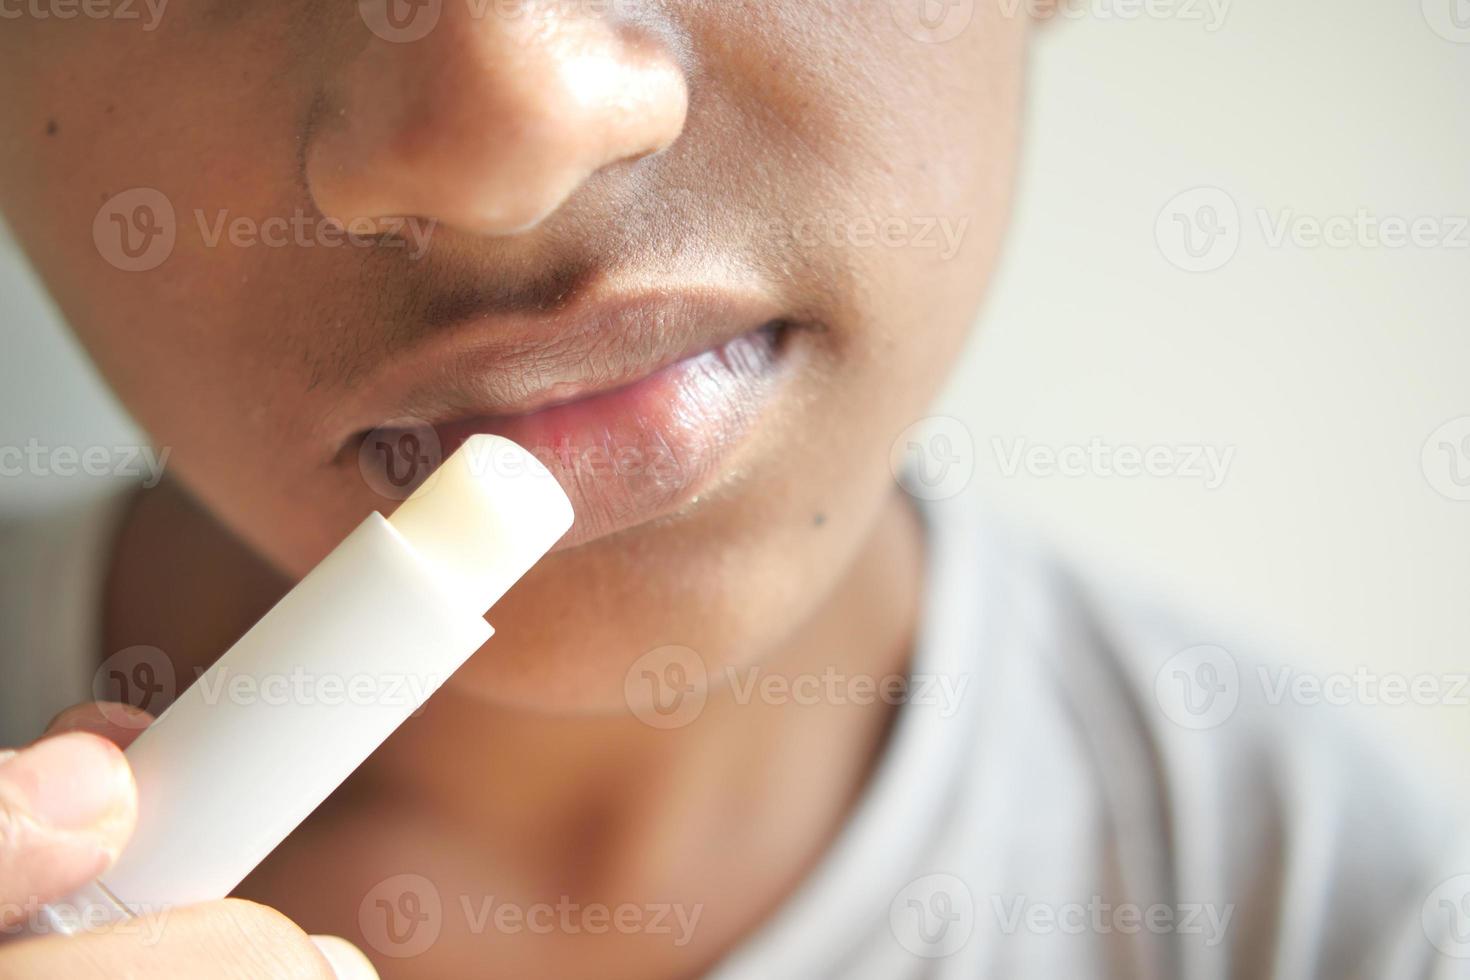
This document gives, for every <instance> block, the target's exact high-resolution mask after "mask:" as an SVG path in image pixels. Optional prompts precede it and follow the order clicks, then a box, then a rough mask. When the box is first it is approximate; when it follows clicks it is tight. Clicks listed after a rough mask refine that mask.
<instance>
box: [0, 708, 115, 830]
mask: <svg viewBox="0 0 1470 980" xmlns="http://www.w3.org/2000/svg"><path fill="white" fill-rule="evenodd" d="M132 778H133V777H132V774H131V772H129V770H128V766H127V762H126V761H125V760H124V759H123V756H122V752H121V750H119V749H118V748H117V746H115V745H113V744H112V743H110V742H108V741H106V740H104V739H101V738H98V737H97V736H95V735H86V734H82V733H77V732H74V733H69V734H65V735H57V736H54V737H52V738H43V739H42V740H41V741H39V742H37V743H35V744H34V745H31V746H29V747H27V748H24V749H21V750H20V751H19V752H16V753H15V754H14V755H12V756H11V757H10V758H8V759H5V760H3V761H0V797H3V798H4V799H5V800H7V801H9V802H10V803H11V804H12V805H13V806H18V807H21V808H23V809H24V810H25V811H26V812H27V813H29V814H30V815H31V816H32V817H33V818H35V820H37V821H38V822H40V823H43V824H46V825H48V826H51V827H55V828H57V829H59V830H70V831H77V830H92V829H97V828H99V827H100V826H101V825H103V824H104V823H106V822H107V821H109V820H110V819H111V818H113V817H115V816H116V815H117V814H118V813H119V812H120V811H121V810H123V809H124V808H125V807H126V806H127V805H128V801H129V798H130V794H131V792H132V790H131V784H132Z"/></svg>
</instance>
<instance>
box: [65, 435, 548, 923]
mask: <svg viewBox="0 0 1470 980" xmlns="http://www.w3.org/2000/svg"><path fill="white" fill-rule="evenodd" d="M572 516H573V515H572V506H571V503H570V502H569V501H568V500H567V498H566V494H564V493H563V492H562V490H561V487H560V486H559V485H558V484H557V482H556V479H555V478H554V477H552V475H551V474H550V473H549V472H547V470H546V469H545V467H543V466H542V465H541V463H540V462H539V461H538V460H536V459H535V457H533V456H532V455H531V454H530V453H528V452H526V451H525V450H524V449H522V448H521V447H519V446H517V445H516V444H515V443H513V442H510V441H509V440H507V439H502V438H499V437H498V436H489V435H478V436H474V437H473V438H471V439H470V440H468V441H467V442H466V443H465V444H464V446H463V447H461V448H460V449H459V451H458V452H456V453H455V454H454V455H453V456H451V457H450V458H449V459H448V460H446V461H445V463H444V465H443V466H441V467H440V468H439V469H438V470H436V471H435V473H434V474H433V475H432V476H431V477H430V478H429V480H428V481H427V482H426V483H425V484H424V485H423V486H422V487H420V488H419V489H418V491H417V492H415V493H414V494H413V496H411V497H410V498H409V499H408V500H407V501H405V502H404V503H403V505H402V506H401V507H399V508H398V510H397V511H396V512H395V513H394V514H393V516H392V518H389V519H385V518H384V517H383V516H382V515H381V514H376V513H375V514H373V515H372V516H370V517H369V518H368V519H367V520H365V521H364V522H363V523H362V524H361V525H359V526H358V528H357V530H355V531H353V532H352V534H350V535H349V536H348V537H347V539H346V540H345V541H343V542H342V544H341V545H339V546H338V547H337V548H336V550H334V551H333V552H332V553H331V554H330V555H328V556H327V557H326V558H325V559H324V560H323V561H322V563H321V564H320V565H318V566H317V567H316V568H315V569H313V570H312V571H311V573H310V574H308V575H307V576H306V577H305V578H304V579H302V580H301V582H300V583H299V584H298V585H297V586H296V587H295V588H293V589H292V590H291V591H290V592H289V593H287V595H286V596H285V598H283V599H281V601H280V602H278V603H277V604H276V605H275V607H274V608H272V609H271V611H270V612H268V613H266V615H265V616H264V618H262V619H261V620H260V622H258V623H256V624H255V626H253V627H251V629H250V631H249V632H248V633H246V634H245V636H244V637H242V638H241V639H240V641H239V642H238V643H236V644H235V645H234V646H233V647H232V648H231V649H230V650H229V651H228V652H227V653H226V654H225V655H224V656H223V657H221V658H220V659H219V660H218V661H217V662H216V663H215V664H214V665H213V666H212V667H211V668H210V669H209V670H208V671H206V672H205V673H204V674H203V675H202V676H201V677H200V678H199V680H198V681H196V682H195V683H194V684H193V685H192V686H190V687H189V688H188V690H186V691H185V692H184V693H183V694H182V695H181V696H180V697H179V698H178V700H176V701H175V702H174V703H173V704H172V705H170V706H169V708H168V710H166V711H165V712H164V713H163V714H162V715H160V716H159V718H158V720H157V721H155V722H154V723H153V724H152V725H151V726H150V727H149V728H148V729H147V730H146V731H144V732H143V733H142V734H141V735H140V736H139V737H138V739H137V741H135V742H134V743H133V744H132V745H131V746H130V747H129V748H128V750H127V757H128V761H129V763H130V764H131V765H132V769H133V774H134V776H135V778H136V779H137V783H138V827H137V830H136V832H135V833H134V834H133V837H132V839H131V840H130V841H129V843H128V845H127V847H126V848H124V850H123V852H122V854H121V855H120V856H119V857H118V859H117V862H116V863H115V864H113V866H112V867H111V868H110V869H109V870H107V871H106V872H105V873H104V874H103V875H102V877H101V878H99V879H98V880H97V881H96V882H95V883H94V884H93V885H92V886H90V887H87V888H84V889H82V890H80V891H79V892H77V893H76V894H74V895H72V896H71V897H69V898H68V899H66V900H64V901H61V902H55V903H52V904H51V905H49V906H47V907H46V909H45V910H44V915H43V919H44V920H45V922H44V924H45V925H46V926H47V927H49V928H50V929H51V930H53V931H58V932H63V933H69V934H70V933H75V932H78V931H81V930H84V929H89V928H97V927H98V926H100V925H102V924H105V923H107V922H113V921H118V920H121V919H125V918H129V917H133V916H149V915H157V914H158V913H159V912H161V911H162V910H164V909H167V908H169V907H171V906H175V905H184V904H189V903H192V902H201V901H209V900H213V899H219V898H224V897H225V896H226V895H228V894H229V893H230V892H231V891H232V890H233V889H234V888H235V886H237V885H238V884H239V883H240V882H241V880H243V879H244V878H245V876H246V875H248V874H249V873H250V872H251V870H252V869H254V868H255V866H256V865H257V864H259V863H260V862H261V861H262V860H263V859H264V858H265V856H266V855H267V854H269V853H270V852H271V851H272V850H274V849H275V847H276V845H278V844H279V843H280V842H281V841H282V840H284V839H285V837H286V835H287V834H289V833H291V831H293V830H294V829H296V827H297V826H298V825H299V824H300V823H301V822H302V821H303V820H305V819H306V817H307V816H308V815H309V814H310V813H311V812H312V811H313V810H315V809H316V808H317V806H318V805H320V804H321V803H322V801H323V800H325V799H326V798H327V796H328V795H329V794H330V793H331V792H332V791H333V790H334V789H336V788H337V787H338V786H339V785H340V784H341V783H342V782H343V780H345V779H346V778H347V777H348V776H349V775H350V774H351V773H352V771H353V770H354V769H356V768H357V767H358V766H359V765H361V764H362V762H363V760H365V759H366V758H367V757H368V755H369V754H371V753H372V751H373V750H374V749H376V748H377V747H378V746H379V745H380V744H382V742H383V741H384V740H385V739H386V738H387V737H388V736H389V735H391V734H392V733H393V731H394V730H395V729H396V728H398V726H399V725H401V724H402V723H403V722H404V721H405V720H407V719H408V717H409V716H410V715H411V714H413V713H414V712H415V711H416V710H417V709H418V708H419V706H420V705H422V704H423V703H424V701H425V700H426V699H427V698H428V697H429V695H430V694H432V693H433V692H434V691H435V689H437V688H438V686H439V685H440V684H441V683H443V681H444V680H445V679H446V678H447V677H448V676H449V675H450V674H451V673H453V672H454V671H455V670H456V669H457V668H458V667H459V666H460V665H461V664H462V663H464V661H465V660H467V659H468V658H469V657H470V655H471V654H473V653H474V652H475V651H476V650H478V649H479V648H480V647H481V646H482V645H483V644H484V643H485V641H486V640H488V639H489V638H490V635H491V633H492V632H494V631H493V630H492V629H491V628H490V624H489V623H487V622H486V621H485V619H484V614H485V611H486V610H488V609H489V608H490V607H491V606H493V605H494V604H495V603H496V602H497V601H498V600H499V599H500V597H501V596H503V595H504V594H505V593H506V591H507V590H509V589H510V587H511V586H513V585H514V584H515V583H516V582H517V581H518V580H519V579H520V578H521V576H523V575H524V574H525V573H526V572H527V571H529V570H530V568H531V566H532V565H534V564H535V563H536V562H537V561H539V560H540V559H541V558H542V556H544V555H545V554H546V552H548V551H549V550H550V549H551V547H552V546H553V545H554V544H556V542H557V541H558V540H559V539H560V538H561V537H562V535H563V534H565V533H566V532H567V530H568V529H569V528H570V527H571V525H572Z"/></svg>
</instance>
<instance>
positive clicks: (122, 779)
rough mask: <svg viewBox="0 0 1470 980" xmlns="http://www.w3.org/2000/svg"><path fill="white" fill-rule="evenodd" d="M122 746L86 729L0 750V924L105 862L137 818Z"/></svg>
mask: <svg viewBox="0 0 1470 980" xmlns="http://www.w3.org/2000/svg"><path fill="white" fill-rule="evenodd" d="M137 814H138V801H137V789H136V787H135V786H134V785H133V774H132V771H131V770H130V769H129V768H128V763H127V760H126V759H124V758H123V754H122V750H121V749H119V748H118V747H117V746H116V745H114V744H112V743H111V742H109V741H107V740H106V739H102V738H98V737H97V736H96V735H92V734H89V733H86V732H69V733H66V734H63V735H57V736H55V737H54V738H43V739H41V740H40V741H39V742H36V743H35V744H33V745H30V746H27V747H26V748H24V749H21V750H20V751H19V752H13V751H7V752H6V753H5V754H4V756H3V757H0V924H3V925H9V924H10V923H12V922H15V921H17V920H19V919H21V918H24V917H25V916H27V915H28V914H30V912H31V911H32V910H33V909H34V906H35V905H36V904H37V903H40V902H48V901H52V900H53V899H57V898H61V897H63V896H65V895H66V894H68V893H69V892H71V891H73V890H74V889H76V888H77V887H79V886H81V885H83V884H86V883H87V882H89V881H91V880H92V879H93V878H95V877H96V876H97V875H99V874H101V873H102V872H103V871H104V870H105V869H106V868H107V866H108V865H110V864H111V863H112V861H113V859H114V858H116V857H117V855H118V853H119V852H120V851H121V850H122V847H123V845H124V844H125V843H127V840H128V836H129V835H130V834H132V832H133V824H134V822H135V821H136V820H137Z"/></svg>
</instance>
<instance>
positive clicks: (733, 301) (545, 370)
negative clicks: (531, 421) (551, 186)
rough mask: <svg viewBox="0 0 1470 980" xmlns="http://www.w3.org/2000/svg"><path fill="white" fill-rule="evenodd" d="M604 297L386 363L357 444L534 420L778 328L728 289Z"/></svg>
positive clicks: (455, 330) (481, 328) (471, 332)
mask: <svg viewBox="0 0 1470 980" xmlns="http://www.w3.org/2000/svg"><path fill="white" fill-rule="evenodd" d="M599 292H600V295H589V296H584V297H581V298H578V299H577V300H574V301H573V302H571V303H568V304H566V305H564V306H562V307H559V308H557V309H555V310H551V311H543V312H533V313H495V314H481V315H477V316H469V317H467V318H465V319H462V320H460V321H458V322H456V323H454V324H451V325H450V326H449V327H448V328H447V329H445V330H442V331H436V332H435V334H434V335H433V336H432V337H429V338H426V339H425V340H423V341H422V342H420V343H418V344H416V345H415V346H414V347H413V348H411V349H409V350H407V351H405V352H403V353H401V354H398V355H395V356H393V357H391V358H389V359H387V360H386V361H385V362H384V363H383V364H382V365H380V366H379V367H378V369H376V370H374V371H372V372H370V374H369V376H368V377H367V378H365V379H364V383H363V384H362V386H361V388H360V389H359V390H360V391H362V392H365V393H366V396H367V398H369V399H370V400H371V404H367V405H362V406H361V407H360V408H359V407H357V406H351V407H346V411H348V412H349V413H350V414H351V415H353V416H355V417H354V418H353V419H351V420H349V423H348V424H349V428H350V437H351V436H361V435H362V434H363V433H365V432H367V431H370V430H372V429H375V428H378V427H383V426H393V427H399V426H402V425H405V424H423V423H427V424H429V425H439V424H443V423H445V422H450V421H455V420H459V419H467V418H503V417H511V416H517V415H526V414H529V413H532V412H536V411H539V410H542V409H545V408H549V407H552V406H554V405H560V404H564V403H567V402H571V401H576V400H579V399H582V398H586V397H590V396H592V395H595V394H598V393H600V392H605V391H611V390H613V389H616V388H621V387H624V386H626V385H629V384H632V383H634V382H636V381H638V380H641V379H642V378H645V377H647V376H649V375H651V374H654V373H655V372H657V371H659V370H661V369H662V368H665V367H667V366H669V365H670V364H674V363H677V362H679V361H682V360H684V359H686V358H689V357H692V356H695V355H697V354H700V353H703V352H705V351H708V350H712V349H715V348H718V347H720V346H722V345H724V344H726V343H728V342H730V341H732V340H734V339H736V338H737V337H740V336H743V335H745V334H747V333H751V332H753V331H755V330H759V329H761V328H762V327H765V326H767V325H769V324H771V323H773V322H776V321H778V319H779V315H778V309H777V307H775V306H774V304H773V302H772V301H771V300H770V299H769V298H768V297H766V296H764V295H762V294H760V293H759V292H752V291H743V290H732V289H729V288H726V287H721V286H711V285H690V286H681V287H664V288H660V289H657V290H646V289H645V290H638V291H624V292H616V291H599ZM350 437H349V438H350Z"/></svg>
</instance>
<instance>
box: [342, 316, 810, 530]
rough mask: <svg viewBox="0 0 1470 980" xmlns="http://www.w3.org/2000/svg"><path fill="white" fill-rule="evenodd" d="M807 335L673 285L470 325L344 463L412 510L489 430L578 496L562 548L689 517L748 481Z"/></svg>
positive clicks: (374, 393) (406, 359)
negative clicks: (741, 473)
mask: <svg viewBox="0 0 1470 980" xmlns="http://www.w3.org/2000/svg"><path fill="white" fill-rule="evenodd" d="M797 329H799V328H798V326H797V324H796V323H795V322H794V321H793V320H790V319H787V318H783V317H782V316H780V315H779V313H778V312H777V310H776V308H774V307H773V306H772V305H771V304H770V303H769V301H767V300H765V299H764V298H762V297H758V296H749V295H742V294H732V293H728V292H724V291H716V290H685V291H678V292H676V291H670V290H662V291H660V292H658V293H656V294H644V295H635V296H630V297H625V298H621V299H615V300H613V301H610V302H608V301H604V302H595V301H592V300H588V301H584V302H575V303H573V304H570V305H569V306H568V307H566V308H564V309H560V310H556V311H553V312H551V313H544V314H539V315H531V316H521V315H518V316H514V317H506V316H495V317H483V318H479V319H475V320H469V321H465V322H463V323H460V324H456V325H454V326H453V327H452V328H451V329H450V330H448V331H446V332H445V333H444V334H443V335H441V336H438V337H435V338H434V339H433V340H432V341H430V342H428V343H426V344H424V345H422V347H421V348H420V349H415V350H413V351H411V352H409V353H408V354H407V355H405V356H403V357H399V358H395V359H394V360H393V361H392V363H390V364H388V365H386V366H385V368H384V369H383V370H382V371H380V372H378V373H377V374H376V375H375V376H373V377H372V378H370V379H369V382H368V383H367V384H366V385H364V386H363V389H364V390H365V391H367V392H370V393H371V395H370V397H371V398H373V399H374V400H375V401H376V404H374V405H371V406H367V405H364V406H363V407H362V411H363V413H364V414H363V417H364V418H370V419H372V420H373V421H372V422H370V423H369V424H367V425H363V426H358V427H355V428H354V429H353V430H352V434H351V435H350V436H349V437H348V438H347V439H345V440H344V441H343V443H342V446H341V451H340V452H339V454H338V456H339V458H340V459H344V460H352V461H354V462H356V464H357V465H358V467H359V468H360V470H361V473H362V476H363V478H364V479H366V480H367V482H368V484H369V485H370V486H372V487H373V488H374V490H376V491H378V492H379V493H381V494H383V495H384V496H388V497H390V498H393V499H403V498H404V497H406V496H407V495H408V494H409V493H411V492H412V491H413V489H415V488H416V487H417V486H418V485H419V484H420V483H422V482H423V481H424V480H425V479H427V478H428V476H429V474H430V473H431V472H432V470H433V469H434V468H435V467H436V466H437V465H438V463H439V462H440V461H442V460H443V459H444V458H446V457H447V456H448V455H449V454H451V453H453V452H454V451H455V450H456V449H457V448H458V447H459V446H460V445H461V444H462V443H464V442H465V440H467V439H469V438H470V437H471V436H473V435H477V434H479V433H491V434H495V435H500V436H504V437H505V438H507V439H510V440H512V441H514V442H516V443H518V444H520V445H521V446H522V447H524V448H525V449H526V450H528V451H529V452H531V453H532V454H533V455H534V456H536V457H537V458H538V459H539V460H540V461H541V462H542V463H543V464H545V466H546V467H547V469H549V470H550V471H551V473H552V475H553V476H555V478H556V479H557V481H558V482H559V483H560V484H561V486H562V488H563V489H564V490H565V491H566V492H567V495H568V496H569V497H570V498H571V501H572V506H573V509H574V510H575V512H576V523H575V525H574V526H573V528H572V531H571V533H570V534H569V535H568V536H567V537H566V538H565V539H563V542H562V544H561V545H560V547H563V548H566V547H574V546H576V545H578V544H581V543H585V542H587V541H590V540H593V539H595V538H599V537H603V536H605V535H608V534H611V533H614V532H617V531H620V530H624V529H627V528H629V527H633V526H636V525H639V524H643V523H646V522H648V521H651V520H655V519H658V518H660V517H665V516H668V515H670V514H673V513H675V512H677V511H679V510H681V509H682V508H684V507H686V506H688V505H690V504H692V503H693V502H695V501H696V500H697V499H698V498H700V497H701V496H702V495H704V494H706V493H707V492H709V491H711V490H712V489H714V488H715V487H716V486H717V485H718V484H719V483H720V482H721V481H722V479H723V478H724V477H725V476H726V475H727V474H729V473H732V472H734V470H735V469H736V465H737V462H738V457H739V455H740V449H741V447H742V445H743V444H744V443H745V442H747V441H748V440H747V437H748V436H749V435H750V433H751V432H752V430H753V429H754V427H755V425H756V423H757V421H758V419H759V417H760V415H761V413H762V411H763V410H764V409H765V407H766V406H767V405H768V404H769V402H770V401H771V400H772V399H773V397H774V396H775V394H776V392H777V390H778V388H779V386H780V381H781V379H782V378H783V377H784V376H785V375H786V374H787V373H788V370H787V368H788V364H789V362H790V359H791V358H790V351H791V347H792V334H793V333H794V332H795V331H796V330H797Z"/></svg>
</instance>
